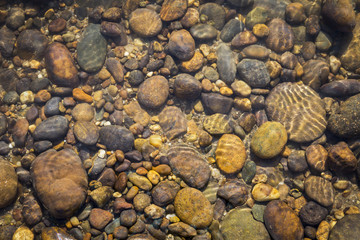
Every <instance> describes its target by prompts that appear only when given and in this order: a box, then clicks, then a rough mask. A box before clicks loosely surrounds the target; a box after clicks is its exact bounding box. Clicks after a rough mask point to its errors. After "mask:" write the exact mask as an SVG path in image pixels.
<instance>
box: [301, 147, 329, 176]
mask: <svg viewBox="0 0 360 240" xmlns="http://www.w3.org/2000/svg"><path fill="white" fill-rule="evenodd" d="M327 159H328V152H327V151H326V149H325V148H324V147H323V146H321V145H320V144H312V145H310V146H309V147H307V148H306V160H307V162H308V164H309V167H310V168H311V169H312V170H314V171H316V172H323V171H325V170H326V169H327Z"/></svg>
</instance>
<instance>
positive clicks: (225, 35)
mask: <svg viewBox="0 0 360 240" xmlns="http://www.w3.org/2000/svg"><path fill="white" fill-rule="evenodd" d="M244 28H245V25H244V23H243V22H241V21H240V20H239V19H231V20H229V21H228V22H227V23H226V24H225V26H224V27H223V29H222V30H221V33H220V39H221V40H222V41H223V42H230V41H231V40H232V39H233V38H234V37H235V35H236V34H238V33H239V32H242V31H244Z"/></svg>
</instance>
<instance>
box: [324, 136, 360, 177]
mask: <svg viewBox="0 0 360 240" xmlns="http://www.w3.org/2000/svg"><path fill="white" fill-rule="evenodd" d="M328 153H329V157H328V161H327V163H328V166H329V168H330V169H331V170H333V171H334V172H337V173H350V172H353V171H355V169H356V167H357V159H356V157H355V155H354V153H353V152H352V151H351V150H350V148H349V146H348V145H347V144H346V143H345V142H339V143H337V144H335V145H332V146H330V148H329V150H328Z"/></svg>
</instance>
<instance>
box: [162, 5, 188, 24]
mask: <svg viewBox="0 0 360 240" xmlns="http://www.w3.org/2000/svg"><path fill="white" fill-rule="evenodd" d="M187 7H188V2H187V0H165V1H164V3H163V4H162V7H161V11H160V18H161V19H162V20H163V21H166V22H168V21H173V20H176V19H179V18H181V17H182V16H184V14H185V13H186V10H187Z"/></svg>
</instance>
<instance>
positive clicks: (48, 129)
mask: <svg viewBox="0 0 360 240" xmlns="http://www.w3.org/2000/svg"><path fill="white" fill-rule="evenodd" d="M68 124H69V121H68V120H67V119H66V118H65V117H63V116H59V115H56V116H53V117H49V118H47V119H46V120H44V121H42V122H41V123H40V124H39V125H38V126H37V127H36V129H35V132H34V133H33V136H34V139H35V140H50V141H55V140H59V139H60V138H63V137H64V136H65V135H66V133H67V131H68Z"/></svg>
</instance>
